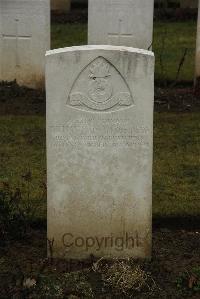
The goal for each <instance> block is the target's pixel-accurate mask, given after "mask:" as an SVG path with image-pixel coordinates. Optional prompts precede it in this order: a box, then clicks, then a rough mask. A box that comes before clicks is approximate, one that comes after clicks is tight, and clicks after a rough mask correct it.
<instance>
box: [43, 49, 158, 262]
mask: <svg viewBox="0 0 200 299" xmlns="http://www.w3.org/2000/svg"><path fill="white" fill-rule="evenodd" d="M153 74H154V56H153V53H152V52H149V51H144V50H139V49H133V48H126V47H115V46H83V47H72V48H64V49H58V50H54V51H49V52H47V55H46V88H47V164H48V239H49V240H50V241H52V240H54V242H53V254H54V257H64V258H87V257H89V256H90V254H93V255H94V256H97V257H101V256H106V257H121V258H123V257H127V256H132V257H150V255H151V193H152V190H151V189H152V135H153V89H154V88H153V86H154V76H153Z"/></svg>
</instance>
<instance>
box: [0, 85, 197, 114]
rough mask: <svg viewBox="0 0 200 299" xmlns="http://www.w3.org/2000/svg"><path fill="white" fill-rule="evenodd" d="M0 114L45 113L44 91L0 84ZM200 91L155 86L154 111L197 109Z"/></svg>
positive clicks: (189, 88)
mask: <svg viewBox="0 0 200 299" xmlns="http://www.w3.org/2000/svg"><path fill="white" fill-rule="evenodd" d="M0 104H1V109H0V115H8V114H10V115H35V114H39V115H45V92H44V91H41V90H40V91H39V90H32V89H29V88H25V87H19V86H18V85H17V84H16V83H15V82H11V83H8V82H4V83H1V84H0ZM199 109H200V91H199V92H195V91H194V89H193V87H185V88H158V87H157V88H155V111H176V112H185V111H191V112H192V111H197V110H199Z"/></svg>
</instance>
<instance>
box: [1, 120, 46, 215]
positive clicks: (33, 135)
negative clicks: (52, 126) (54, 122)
mask: <svg viewBox="0 0 200 299" xmlns="http://www.w3.org/2000/svg"><path fill="white" fill-rule="evenodd" d="M0 136H1V140H0V161H1V167H0V183H1V184H3V185H5V184H6V185H9V188H10V189H11V190H12V191H13V192H14V191H15V190H16V188H19V189H20V192H21V193H22V195H23V198H25V199H27V198H28V197H30V198H31V200H32V202H33V206H34V207H35V206H36V205H37V215H36V217H37V218H38V217H40V218H46V196H45V184H46V149H45V118H44V117H37V116H30V117H29V116H27V117H25V116H23V117H22V116H20V117H17V116H10V117H9V116H5V117H1V118H0ZM29 173H30V180H29V181H27V180H26V176H27V174H29Z"/></svg>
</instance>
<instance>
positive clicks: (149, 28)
mask: <svg viewBox="0 0 200 299" xmlns="http://www.w3.org/2000/svg"><path fill="white" fill-rule="evenodd" d="M153 10H154V0H123V1H122V0H101V1H99V0H89V12H88V44H90V45H100V44H103V45H104V44H106V45H107V44H110V45H116V46H120V45H123V46H129V47H135V48H141V49H151V45H152V36H153Z"/></svg>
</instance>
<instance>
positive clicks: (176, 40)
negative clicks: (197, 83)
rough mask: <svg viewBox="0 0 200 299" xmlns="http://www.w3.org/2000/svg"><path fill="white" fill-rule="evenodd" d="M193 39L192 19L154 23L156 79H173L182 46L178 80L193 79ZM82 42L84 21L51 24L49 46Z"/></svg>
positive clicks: (85, 35) (85, 40) (85, 32)
mask: <svg viewBox="0 0 200 299" xmlns="http://www.w3.org/2000/svg"><path fill="white" fill-rule="evenodd" d="M195 41H196V22H195V21H186V22H155V23H154V42H153V51H154V52H155V56H156V71H155V78H156V80H157V81H163V80H167V81H174V80H175V78H176V74H177V71H178V67H179V64H180V61H181V59H182V57H183V54H184V51H185V49H186V48H187V49H188V50H187V55H186V59H185V62H184V64H183V67H182V69H181V72H180V77H179V79H180V80H181V81H192V80H193V76H194V61H195V60H194V57H195ZM84 44H87V24H78V23H76V24H56V23H53V24H52V49H55V48H62V47H68V46H75V45H84ZM160 61H161V62H160ZM162 65H163V67H162Z"/></svg>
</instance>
